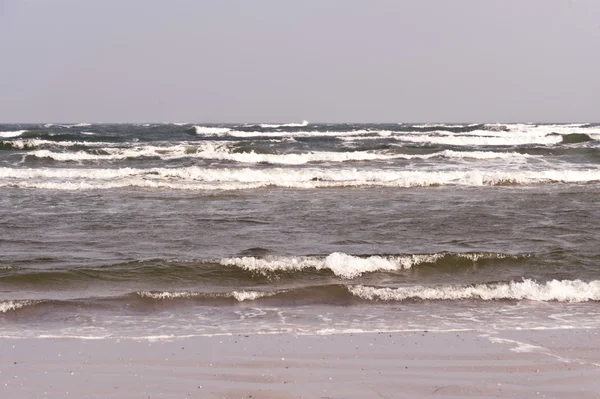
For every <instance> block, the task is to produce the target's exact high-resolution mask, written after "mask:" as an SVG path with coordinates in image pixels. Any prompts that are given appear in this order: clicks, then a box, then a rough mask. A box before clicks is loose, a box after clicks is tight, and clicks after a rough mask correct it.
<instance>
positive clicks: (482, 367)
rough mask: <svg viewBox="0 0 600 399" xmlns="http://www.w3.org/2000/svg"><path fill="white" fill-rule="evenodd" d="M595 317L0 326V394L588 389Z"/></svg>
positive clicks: (343, 394) (597, 349)
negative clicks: (229, 327) (135, 332)
mask: <svg viewBox="0 0 600 399" xmlns="http://www.w3.org/2000/svg"><path fill="white" fill-rule="evenodd" d="M599 333H600V330H599V329H584V330H574V329H556V330H505V331H494V332H492V333H490V332H484V331H452V332H449V331H448V332H439V331H438V332H433V331H431V332H429V331H421V332H394V333H389V332H386V333H345V334H331V335H295V334H291V333H283V334H268V335H262V334H247V335H218V336H212V337H210V336H205V337H192V338H174V339H170V340H156V341H149V340H143V339H141V340H134V339H124V340H123V339H94V340H85V339H73V338H14V339H13V338H3V339H0V353H1V358H0V359H1V362H0V394H1V395H2V397H10V398H34V397H35V398H64V397H75V398H81V397H86V398H106V397H118V398H182V397H183V398H185V397H188V398H253V399H257V398H266V399H269V398H366V397H380V398H397V397H406V398H414V397H427V396H432V395H436V396H443V397H447V398H448V397H450V398H460V397H534V396H535V397H547V398H572V397H577V398H588V397H589V398H592V397H594V398H596V397H598V395H599V393H600V341H599V340H598V338H599Z"/></svg>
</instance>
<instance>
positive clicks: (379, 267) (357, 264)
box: [220, 252, 522, 279]
mask: <svg viewBox="0 0 600 399" xmlns="http://www.w3.org/2000/svg"><path fill="white" fill-rule="evenodd" d="M507 258H509V259H519V258H522V256H518V255H507V254H501V253H486V252H478V253H447V252H442V253H435V254H411V255H394V256H378V255H375V256H367V257H361V256H353V255H348V254H345V253H341V252H335V253H332V254H330V255H328V256H326V257H314V256H300V257H283V256H273V257H265V258H257V257H251V256H247V257H238V258H225V259H221V260H220V263H221V264H222V265H225V266H236V267H239V268H242V269H244V270H248V271H252V272H257V273H262V274H268V273H273V272H277V271H285V272H290V271H301V270H305V269H314V270H325V269H326V270H329V271H331V272H332V273H333V274H335V275H336V276H338V277H342V278H346V279H352V278H356V277H359V276H361V275H362V274H364V273H369V272H377V271H398V270H403V269H410V268H412V267H413V266H416V265H420V264H428V263H429V264H435V263H438V262H440V261H444V260H445V261H460V260H469V261H472V262H478V261H480V260H489V259H507Z"/></svg>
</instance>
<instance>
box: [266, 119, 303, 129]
mask: <svg viewBox="0 0 600 399" xmlns="http://www.w3.org/2000/svg"><path fill="white" fill-rule="evenodd" d="M259 126H260V127H262V128H280V127H304V126H308V121H307V120H304V121H302V123H282V124H272V123H261V124H260V125H259Z"/></svg>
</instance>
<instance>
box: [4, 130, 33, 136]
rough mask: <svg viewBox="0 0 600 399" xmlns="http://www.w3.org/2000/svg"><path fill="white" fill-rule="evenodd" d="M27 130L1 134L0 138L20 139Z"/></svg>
mask: <svg viewBox="0 0 600 399" xmlns="http://www.w3.org/2000/svg"><path fill="white" fill-rule="evenodd" d="M26 131H27V130H15V131H13V132H0V137H2V138H10V137H19V136H20V135H22V134H23V133H25V132H26Z"/></svg>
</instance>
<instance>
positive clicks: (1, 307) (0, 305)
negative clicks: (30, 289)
mask: <svg viewBox="0 0 600 399" xmlns="http://www.w3.org/2000/svg"><path fill="white" fill-rule="evenodd" d="M38 302H39V301H27V300H25V301H0V313H7V312H11V311H15V310H18V309H21V308H24V307H26V306H30V305H35V304H36V303H38Z"/></svg>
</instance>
